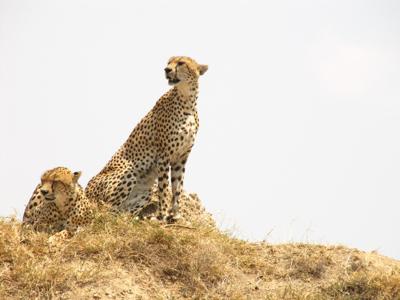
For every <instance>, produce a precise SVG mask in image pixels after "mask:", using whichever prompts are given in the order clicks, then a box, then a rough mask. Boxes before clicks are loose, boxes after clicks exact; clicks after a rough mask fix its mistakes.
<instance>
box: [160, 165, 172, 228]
mask: <svg viewBox="0 0 400 300" xmlns="http://www.w3.org/2000/svg"><path fill="white" fill-rule="evenodd" d="M169 165H170V163H169V161H168V160H167V159H161V160H159V161H158V162H157V176H158V198H159V206H158V208H159V212H158V219H160V220H162V219H166V218H167V202H166V201H167V189H168V182H169V180H168V179H169Z"/></svg>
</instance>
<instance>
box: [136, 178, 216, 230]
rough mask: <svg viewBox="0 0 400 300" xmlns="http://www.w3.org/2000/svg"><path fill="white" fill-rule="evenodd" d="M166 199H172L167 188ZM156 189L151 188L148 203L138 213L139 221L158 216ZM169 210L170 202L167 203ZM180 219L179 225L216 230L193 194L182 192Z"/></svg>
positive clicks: (170, 192) (211, 219)
mask: <svg viewBox="0 0 400 300" xmlns="http://www.w3.org/2000/svg"><path fill="white" fill-rule="evenodd" d="M167 195H168V199H171V198H172V191H171V187H170V186H169V187H167ZM158 200H159V199H158V187H157V184H155V185H154V186H153V190H152V193H151V197H150V201H149V203H148V204H147V205H146V206H145V207H144V208H143V209H142V210H140V212H139V213H138V216H137V217H138V218H139V219H147V220H155V219H156V218H157V216H158V214H159V213H158V209H159V207H158V202H159V201H158ZM168 204H169V205H168V208H170V202H169V203H168ZM179 213H180V215H181V218H180V219H179V223H180V224H182V225H189V226H193V225H194V226H201V227H209V228H216V226H217V225H216V223H215V220H214V218H213V216H212V215H211V214H210V213H209V212H207V211H206V210H205V208H204V206H203V205H202V203H201V201H200V199H199V197H198V196H197V194H195V193H187V192H186V191H182V195H181V203H180V207H179Z"/></svg>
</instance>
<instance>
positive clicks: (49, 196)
mask: <svg viewBox="0 0 400 300" xmlns="http://www.w3.org/2000/svg"><path fill="white" fill-rule="evenodd" d="M80 176H81V172H74V173H72V172H71V171H70V170H69V169H67V168H64V167H58V168H54V169H51V170H48V171H46V172H45V173H44V174H43V175H42V178H41V181H42V183H41V187H40V193H41V194H42V195H43V197H44V198H45V199H46V200H47V201H54V202H55V203H56V205H57V206H64V204H65V203H67V201H68V199H70V198H71V197H73V195H74V194H75V190H76V187H77V182H78V179H79V177H80Z"/></svg>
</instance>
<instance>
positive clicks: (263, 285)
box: [0, 212, 400, 299]
mask: <svg viewBox="0 0 400 300" xmlns="http://www.w3.org/2000/svg"><path fill="white" fill-rule="evenodd" d="M194 227H195V228H185V227H179V226H166V227H165V226H161V225H159V224H156V223H151V222H137V221H133V220H132V219H131V218H130V217H129V216H127V215H120V216H115V215H111V214H107V213H105V212H99V213H98V214H97V216H96V219H95V221H94V223H93V224H92V225H91V226H89V227H88V228H86V229H84V230H82V231H80V232H79V233H78V234H77V235H76V236H74V237H73V238H71V239H69V240H67V241H65V242H64V243H63V244H62V245H60V246H57V247H50V246H49V245H48V243H47V239H48V235H47V234H44V233H35V232H32V231H30V230H27V229H22V228H21V224H20V223H19V222H18V221H16V220H13V219H2V220H0V299H184V298H188V299H400V262H399V261H395V260H392V259H389V258H386V257H383V256H380V255H378V254H376V253H365V252H361V251H358V250H355V249H348V248H345V247H341V246H339V247H333V246H332V247H328V246H318V245H306V244H286V245H269V244H265V243H248V242H245V241H241V240H238V239H235V238H232V237H231V236H230V235H229V234H225V233H221V232H219V231H218V230H215V229H210V228H209V227H204V226H201V225H197V226H194Z"/></svg>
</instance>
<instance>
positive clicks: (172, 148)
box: [86, 56, 208, 221]
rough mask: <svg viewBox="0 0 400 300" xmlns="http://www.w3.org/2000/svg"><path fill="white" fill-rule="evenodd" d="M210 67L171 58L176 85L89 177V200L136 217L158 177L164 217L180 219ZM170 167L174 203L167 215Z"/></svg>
mask: <svg viewBox="0 0 400 300" xmlns="http://www.w3.org/2000/svg"><path fill="white" fill-rule="evenodd" d="M207 69H208V67H207V65H200V64H198V63H197V62H196V61H195V60H193V59H191V58H189V57H182V56H181V57H172V58H171V59H170V60H169V61H168V65H167V67H166V68H165V69H164V71H165V76H166V78H167V79H168V82H169V84H170V85H172V86H173V88H171V89H170V90H169V91H168V92H167V93H165V94H164V95H163V96H162V97H161V98H160V99H159V100H158V101H157V103H156V105H155V106H154V107H153V109H152V110H151V111H150V112H149V113H148V114H147V115H146V116H145V117H144V118H143V119H142V120H141V121H140V123H139V124H138V125H137V126H136V127H135V129H134V130H133V131H132V133H131V134H130V136H129V138H128V140H127V141H126V142H125V143H124V144H123V145H122V146H121V148H120V149H119V150H118V151H117V152H116V153H115V154H114V156H113V157H112V158H111V160H110V161H109V162H108V163H107V165H106V166H105V167H104V168H103V170H102V171H101V172H100V173H99V174H97V175H96V176H95V177H93V178H92V179H91V180H90V181H89V183H88V185H87V187H86V195H87V196H88V197H89V198H91V199H96V200H97V201H100V202H104V203H108V204H110V205H111V206H112V208H113V209H115V210H117V211H129V212H131V213H133V214H134V215H135V214H138V213H139V212H140V210H141V209H142V208H143V207H144V206H146V204H147V203H148V202H149V201H150V200H149V199H150V197H151V196H150V195H151V190H152V186H153V184H154V183H155V182H156V179H158V180H157V181H158V189H159V191H158V194H159V206H160V209H159V216H158V218H160V219H162V218H164V219H167V220H171V221H172V220H176V219H178V218H179V214H178V213H179V200H180V199H179V198H180V196H181V193H182V186H183V175H184V172H185V164H186V161H187V159H188V156H189V153H190V151H191V149H192V146H193V143H194V139H195V135H196V133H197V129H198V126H199V120H198V116H197V109H196V104H197V95H198V86H199V82H198V81H199V77H200V75H203V74H204V73H205V72H206V71H207ZM170 171H171V185H172V205H171V209H170V210H169V213H168V214H167V203H166V198H167V187H168V185H169V182H168V181H169V172H170Z"/></svg>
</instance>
